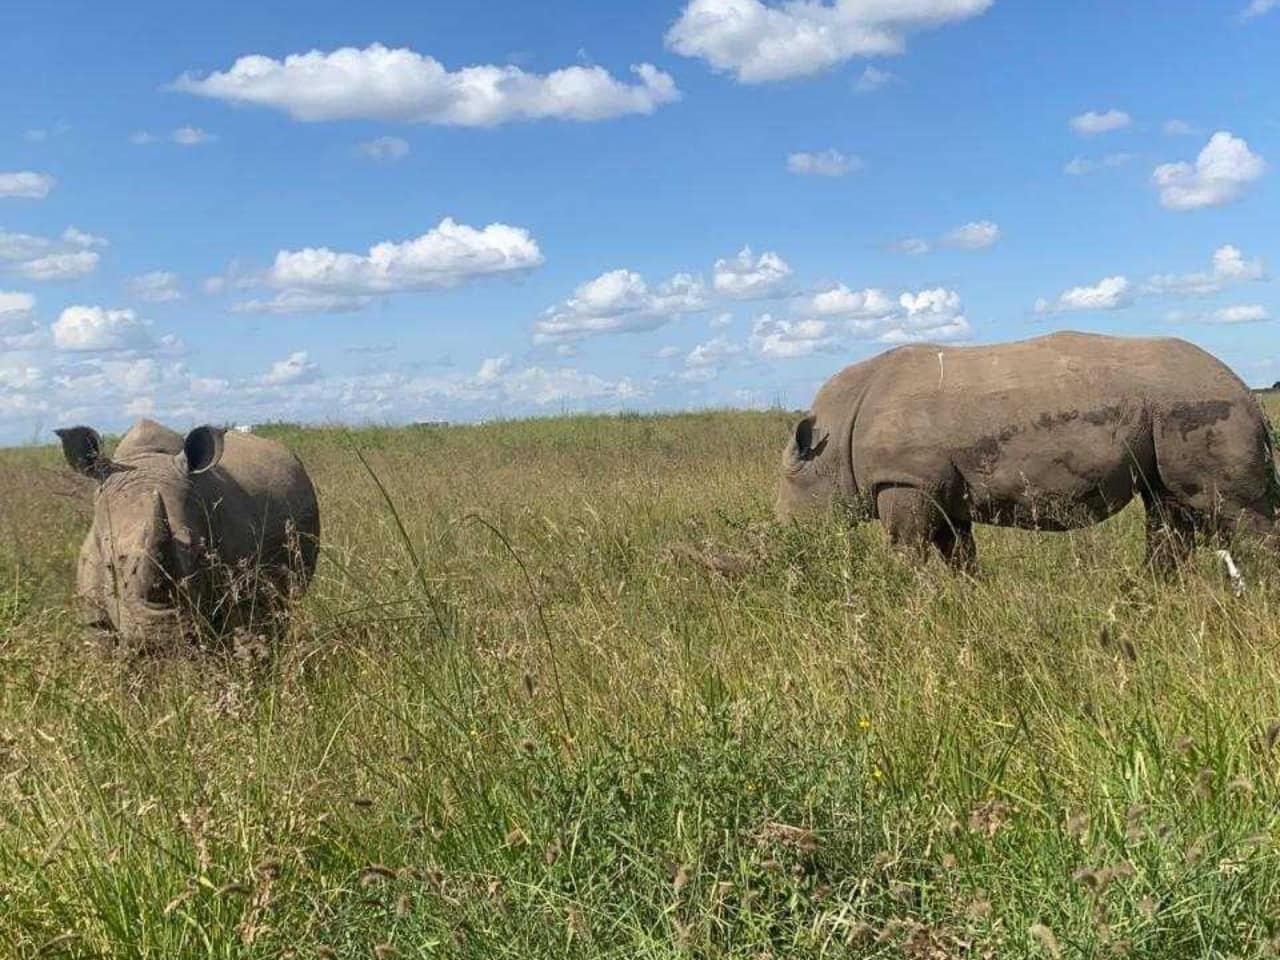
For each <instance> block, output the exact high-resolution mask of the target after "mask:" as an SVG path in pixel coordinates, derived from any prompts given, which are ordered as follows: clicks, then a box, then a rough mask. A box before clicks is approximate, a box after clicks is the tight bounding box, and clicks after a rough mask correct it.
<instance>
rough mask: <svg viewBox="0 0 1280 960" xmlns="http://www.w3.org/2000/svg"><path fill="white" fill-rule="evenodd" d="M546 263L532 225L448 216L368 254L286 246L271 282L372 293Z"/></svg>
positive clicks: (454, 282) (439, 285) (444, 284)
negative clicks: (476, 223) (480, 223)
mask: <svg viewBox="0 0 1280 960" xmlns="http://www.w3.org/2000/svg"><path fill="white" fill-rule="evenodd" d="M541 263H542V252H541V251H540V250H539V249H538V244H537V242H536V241H535V240H534V239H533V237H532V236H531V235H530V234H529V232H528V231H527V230H524V229H522V228H520V227H511V226H508V225H507V224H505V223H491V224H489V225H488V226H487V227H484V228H483V229H480V230H477V229H476V228H475V227H470V226H467V225H466V224H463V223H455V222H454V221H453V220H452V219H451V218H448V217H446V218H445V219H444V220H441V221H440V223H439V225H438V226H436V227H435V228H433V229H431V230H429V231H427V232H426V233H424V234H423V235H422V236H420V237H417V238H415V239H413V240H406V241H404V242H403V243H393V242H391V241H384V242H383V243H379V244H376V245H375V246H373V247H371V248H370V249H369V252H368V253H367V254H357V253H336V252H334V251H333V250H330V249H328V248H327V247H309V248H307V249H304V250H281V251H280V252H279V253H277V254H276V258H275V263H274V264H273V265H272V267H271V269H270V270H269V271H268V273H267V281H268V282H269V283H270V284H271V285H272V286H275V287H279V288H281V289H284V290H287V291H295V290H296V291H306V292H310V293H340V294H347V295H366V296H367V295H371V294H379V293H394V292H397V291H403V290H441V289H445V288H449V287H456V286H458V285H460V284H463V283H465V282H467V281H469V280H474V279H477V278H480V277H485V276H495V275H499V274H511V273H518V272H521V271H525V270H530V269H532V268H534V267H537V266H539V265H540V264H541Z"/></svg>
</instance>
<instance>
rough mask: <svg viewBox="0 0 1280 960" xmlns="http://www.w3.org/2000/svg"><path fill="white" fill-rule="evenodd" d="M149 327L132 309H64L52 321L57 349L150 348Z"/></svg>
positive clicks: (83, 307) (74, 307)
mask: <svg viewBox="0 0 1280 960" xmlns="http://www.w3.org/2000/svg"><path fill="white" fill-rule="evenodd" d="M149 327H150V324H148V323H147V322H146V321H145V320H142V319H140V318H139V317H138V315H137V314H136V313H134V312H133V311H132V310H108V309H106V308H104V307H90V306H78V305H77V306H71V307H67V308H66V309H65V310H63V311H62V313H61V314H60V315H59V316H58V319H57V320H55V321H54V322H53V326H52V328H51V331H52V333H53V345H54V346H55V347H56V348H57V349H59V350H74V351H111V350H132V349H137V348H142V347H149V346H151V345H152V342H153V341H152V338H151V332H150V329H149Z"/></svg>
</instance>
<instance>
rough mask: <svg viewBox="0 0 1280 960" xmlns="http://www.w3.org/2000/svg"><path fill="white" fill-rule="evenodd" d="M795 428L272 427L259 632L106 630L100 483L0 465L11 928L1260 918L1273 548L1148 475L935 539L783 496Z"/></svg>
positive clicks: (996, 933)
mask: <svg viewBox="0 0 1280 960" xmlns="http://www.w3.org/2000/svg"><path fill="white" fill-rule="evenodd" d="M790 423H791V417H790V416H789V415H787V414H785V413H767V414H745V413H742V414H739V413H733V414H729V413H725V414H704V415H688V416H681V417H623V418H567V419H558V420H547V421H531V422H520V423H501V424H490V425H486V426H482V427H474V428H460V427H450V428H430V429H416V430H413V429H411V430H362V431H356V432H346V431H339V430H296V429H292V428H280V429H278V430H276V431H274V432H275V433H276V434H277V435H279V436H280V437H281V438H282V439H283V440H285V442H287V443H288V444H289V445H290V446H291V448H293V449H294V450H295V451H296V452H297V453H298V454H299V455H300V456H301V457H302V459H303V460H304V462H305V463H306V464H307V465H308V467H309V468H310V470H311V472H312V475H313V478H314V480H315V482H316V485H317V488H318V491H319V493H320V497H321V504H322V512H323V516H322V521H323V526H324V539H325V552H324V555H323V557H322V560H321V565H320V569H319V574H318V578H317V580H316V582H315V584H314V586H313V589H312V591H311V593H310V594H309V595H308V597H307V599H306V601H305V602H304V603H303V605H302V607H301V609H300V610H299V611H298V615H297V617H296V620H295V623H294V625H293V628H292V633H291V636H290V637H289V639H288V641H287V643H285V644H283V645H281V647H280V648H279V649H278V651H277V652H276V654H275V656H274V657H270V658H268V659H266V660H261V659H255V658H253V657H236V656H234V655H227V656H217V655H210V656H206V657H203V658H189V657H188V658H181V659H168V660H161V661H150V662H145V663H128V662H124V661H123V660H120V659H117V658H113V657H111V656H109V655H107V654H104V653H103V652H102V651H101V650H100V649H98V648H97V647H95V646H92V645H89V644H87V643H85V642H83V641H82V639H81V638H80V637H79V635H78V633H77V631H76V628H75V626H74V623H73V619H72V616H71V614H70V612H69V607H68V603H67V600H68V596H69V593H70V588H71V576H72V570H73V569H74V558H75V551H76V549H77V548H78V545H79V540H80V538H81V537H82V536H83V533H84V530H85V529H86V527H87V524H88V519H87V512H86V509H85V506H84V500H83V497H84V493H85V491H84V490H83V488H82V487H81V486H80V485H79V482H78V481H74V480H72V479H70V478H69V477H67V476H66V474H65V472H64V471H62V470H61V469H60V468H59V467H58V463H57V456H56V453H55V451H53V450H52V449H49V450H42V451H21V452H14V453H9V454H5V455H4V456H3V457H0V484H2V488H3V490H4V491H5V494H4V499H3V500H2V501H0V678H3V682H2V683H0V956H6V957H7V956H36V955H38V954H40V952H41V951H42V950H43V951H44V954H45V955H48V956H56V955H65V956H82V957H96V956H110V957H116V956H119V957H134V956H146V957H166V958H167V957H241V956H243V957H280V956H294V957H298V958H308V957H323V956H340V957H361V958H368V957H374V956H384V957H387V956H396V955H399V956H449V957H476V958H480V957H510V958H537V957H547V958H560V957H626V958H649V957H652V958H659V957H663V958H665V957H676V956H697V957H728V956H733V957H744V958H746V957H752V958H755V957H774V958H781V957H813V956H827V957H865V956H884V957H908V958H953V957H985V956H990V957H1001V958H1004V957H1035V956H1051V955H1053V954H1054V952H1055V951H1057V952H1058V953H1060V955H1061V956H1064V957H1076V956H1090V957H1094V956H1097V957H1105V956H1132V957H1150V958H1161V960H1165V958H1171V957H1199V956H1206V957H1216V956H1221V957H1226V956H1239V957H1256V956H1267V955H1270V954H1269V953H1268V951H1270V950H1271V941H1272V938H1273V936H1274V935H1275V934H1276V932H1277V923H1280V860H1278V859H1277V850H1278V849H1280V848H1278V846H1277V844H1278V843H1280V813H1278V811H1280V779H1278V778H1277V769H1276V764H1277V761H1278V760H1280V744H1277V742H1276V741H1277V739H1278V738H1280V725H1277V724H1276V722H1275V721H1276V720H1277V719H1278V718H1280V686H1278V681H1280V651H1278V650H1277V646H1278V645H1280V619H1278V617H1280V609H1277V597H1278V596H1280V593H1278V592H1277V588H1278V587H1280V577H1277V576H1276V574H1275V572H1274V571H1272V570H1268V569H1265V568H1264V566H1263V561H1262V560H1261V558H1257V557H1252V556H1248V555H1246V556H1243V557H1241V558H1240V559H1241V562H1242V564H1243V565H1244V567H1245V574H1246V577H1247V578H1248V579H1249V582H1250V588H1251V589H1250V591H1249V593H1248V594H1247V595H1246V596H1245V598H1244V599H1242V600H1235V599H1233V598H1232V597H1231V595H1230V591H1229V590H1228V589H1227V588H1226V586H1225V585H1224V583H1223V579H1222V575H1221V571H1220V570H1219V569H1218V567H1217V566H1215V563H1214V561H1213V559H1212V557H1211V556H1210V555H1208V554H1207V553H1206V554H1204V555H1202V556H1200V557H1198V559H1197V562H1196V565H1195V566H1194V568H1193V569H1190V570H1188V571H1187V573H1186V575H1185V576H1184V577H1183V578H1181V579H1180V580H1178V581H1177V582H1174V583H1158V582H1155V581H1153V580H1152V579H1151V578H1150V577H1149V576H1148V574H1147V573H1146V572H1145V571H1144V569H1143V568H1142V565H1141V559H1142V530H1141V522H1140V521H1141V517H1140V514H1139V513H1138V512H1137V511H1136V510H1133V509H1131V510H1129V511H1126V512H1125V513H1124V514H1122V515H1121V516H1119V517H1117V518H1115V519H1114V520H1112V521H1109V522H1108V523H1106V524H1103V525H1101V526H1099V527H1096V528H1092V529H1089V530H1084V531H1079V532H1076V533H1074V534H1070V535H1056V536H1054V535H1044V536H1037V535H1032V534H1026V533H1019V532H1013V531H1002V530H992V529H988V528H982V529H981V530H980V531H979V554H980V564H979V566H980V574H979V576H977V577H976V578H974V579H968V578H958V577H955V576H952V575H951V574H949V573H948V572H946V571H945V570H943V569H942V567H941V565H940V564H936V563H935V564H932V565H930V567H929V568H927V569H925V570H920V571H917V570H913V569H912V568H910V567H909V566H907V565H906V564H904V563H903V562H902V561H900V560H899V559H898V558H897V557H895V556H894V555H893V554H892V553H891V552H890V551H889V550H888V549H887V547H886V546H885V544H884V543H883V541H882V539H881V537H880V534H879V532H878V531H877V530H876V529H875V528H873V527H866V528H859V529H857V530H855V531H854V532H852V533H849V532H848V531H847V530H846V529H845V528H843V527H841V526H840V525H839V524H837V523H834V522H833V523H830V524H825V525H818V526H817V527H814V528H809V529H795V528H783V527H780V526H778V525H777V524H775V523H774V521H773V519H772V516H771V506H772V496H773V490H774V482H775V468H776V465H777V462H778V456H779V451H780V449H781V445H782V442H783V440H784V439H785V437H786V434H787V430H788V427H789V426H790ZM357 451H359V453H360V456H362V457H363V458H364V460H365V461H366V462H367V464H368V466H369V468H370V470H371V471H372V473H373V474H374V475H376V477H377V478H378V480H379V481H380V482H381V483H382V485H383V486H384V487H385V491H386V498H385V499H384V497H383V495H382V493H381V492H380V491H379V489H378V487H377V486H376V485H375V483H374V481H373V479H372V478H371V476H370V473H369V472H367V471H366V470H365V468H364V467H363V466H362V465H361V462H360V457H358V456H357V455H356V452H357ZM388 501H389V502H390V506H388ZM477 517H478V518H480V519H476V518H477ZM482 521H483V522H482ZM717 567H718V568H719V569H720V570H722V571H724V572H723V573H720V572H717V571H716V569H714V568H717ZM393 951H394V952H393Z"/></svg>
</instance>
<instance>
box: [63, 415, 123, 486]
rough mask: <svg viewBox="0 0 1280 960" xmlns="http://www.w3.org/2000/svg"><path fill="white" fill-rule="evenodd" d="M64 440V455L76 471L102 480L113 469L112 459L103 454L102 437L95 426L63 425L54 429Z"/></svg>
mask: <svg viewBox="0 0 1280 960" xmlns="http://www.w3.org/2000/svg"><path fill="white" fill-rule="evenodd" d="M53 432H54V433H56V434H57V435H58V439H59V440H61V441H62V455H63V456H64V457H66V458H67V463H68V464H70V465H71V469H72V470H74V471H75V472H76V473H79V474H83V475H84V476H86V477H92V478H93V479H94V480H101V479H102V478H103V477H105V476H106V475H107V473H108V472H109V471H110V469H111V460H110V459H108V458H107V457H104V456H103V455H102V438H101V437H100V436H98V431H97V430H95V429H93V427H63V428H62V429H61V430H55V431H53Z"/></svg>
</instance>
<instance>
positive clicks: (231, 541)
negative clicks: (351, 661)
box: [193, 433, 320, 583]
mask: <svg viewBox="0 0 1280 960" xmlns="http://www.w3.org/2000/svg"><path fill="white" fill-rule="evenodd" d="M223 442H224V448H223V454H222V459H221V460H220V461H219V463H218V465H217V466H216V467H215V468H214V469H212V470H210V471H208V472H207V473H203V474H199V475H197V476H196V477H195V478H193V483H194V486H195V488H196V491H197V492H198V494H199V496H200V500H201V501H202V502H203V504H204V506H205V509H206V511H207V514H208V522H209V529H210V533H211V534H212V536H213V539H214V540H215V543H216V546H217V549H218V552H219V553H220V554H221V555H222V556H223V557H224V558H225V559H228V560H236V561H239V560H244V559H246V558H248V559H254V560H257V561H259V562H261V563H263V564H268V565H275V566H281V565H283V566H286V567H288V568H290V569H291V570H292V571H293V572H294V574H295V575H300V576H301V577H302V580H303V582H304V583H305V582H306V581H307V580H309V579H310V577H311V574H312V573H313V572H314V570H315V565H316V557H317V553H318V541H319V536H320V510H319V505H318V503H317V501H316V493H315V488H314V487H313V486H312V484H311V480H310V478H309V477H308V476H307V472H306V469H305V468H304V467H303V466H302V463H301V462H300V461H299V460H298V459H297V457H295V456H294V455H293V454H292V453H290V452H289V450H287V449H286V448H285V447H284V446H282V445H281V444H279V443H277V442H276V441H274V440H270V439H268V438H265V437H257V436H253V435H252V434H241V433H228V434H227V435H226V436H225V438H224V441H223Z"/></svg>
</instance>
